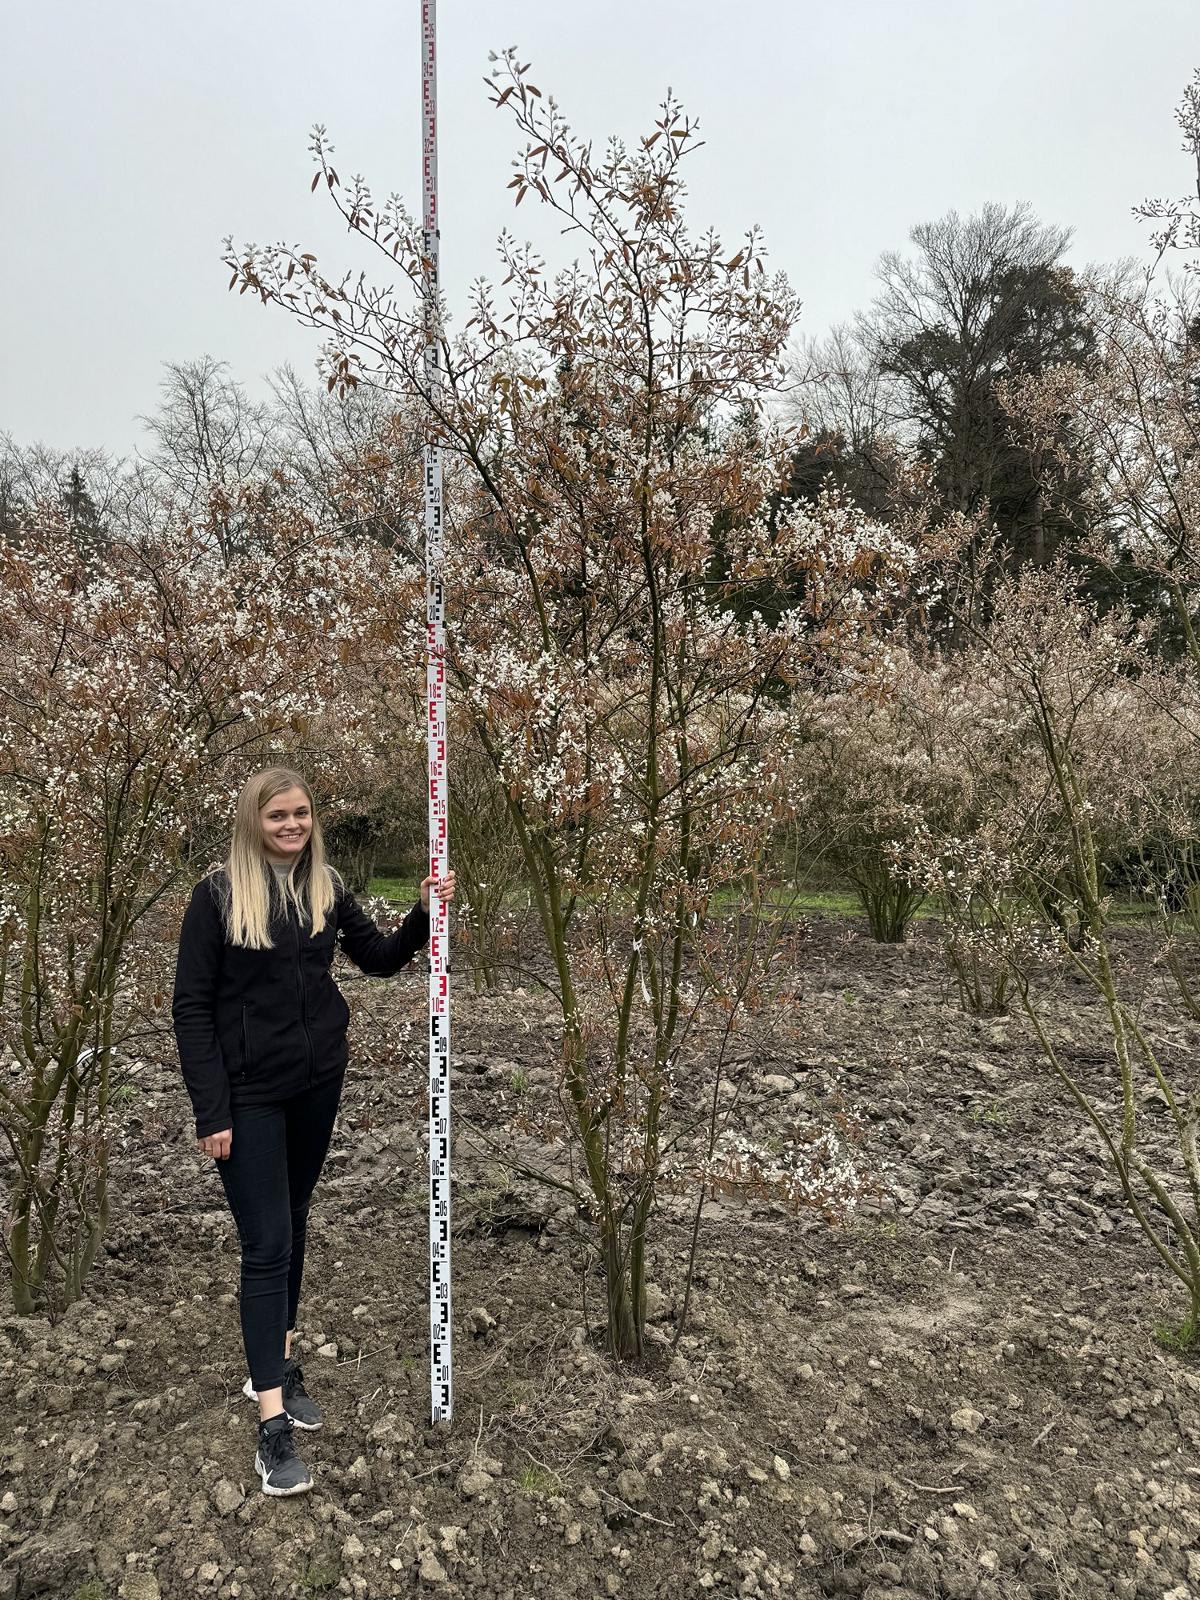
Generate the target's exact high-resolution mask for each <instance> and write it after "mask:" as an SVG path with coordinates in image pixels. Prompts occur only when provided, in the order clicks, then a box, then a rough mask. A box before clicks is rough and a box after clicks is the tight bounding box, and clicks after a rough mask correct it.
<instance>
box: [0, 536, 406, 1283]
mask: <svg viewBox="0 0 1200 1600" xmlns="http://www.w3.org/2000/svg"><path fill="white" fill-rule="evenodd" d="M378 576H379V575H378V573H377V571H376V560H375V557H374V556H373V554H372V553H371V551H370V550H369V549H357V550H350V549H345V548H342V547H341V546H339V545H338V544H337V543H336V542H335V541H332V540H330V539H328V538H325V539H323V538H320V537H318V536H316V535H315V534H314V532H313V530H312V529H311V528H309V527H308V526H307V524H305V523H304V522H303V521H302V520H294V519H289V518H285V517H281V518H280V520H279V521H278V522H277V524H276V531H275V538H274V540H273V541H272V549H271V553H270V555H269V556H265V555H262V554H255V555H249V556H244V557H240V558H236V559H228V558H227V553H223V552H222V550H221V548H220V546H219V543H217V542H216V541H214V540H212V539H210V538H209V537H207V534H206V530H205V529H204V528H202V527H196V526H183V527H166V528H163V529H162V530H161V532H159V533H158V534H154V535H150V534H142V535H138V536H129V535H127V536H125V537H121V536H120V535H119V534H117V533H116V532H111V531H110V533H109V535H108V538H107V542H106V549H105V559H104V562H103V564H100V563H98V562H95V561H93V560H90V559H89V557H88V554H87V552H84V551H81V550H80V548H79V546H78V544H77V542H76V541H75V539H74V538H73V536H72V531H71V529H70V527H69V525H68V524H67V523H66V522H65V521H64V519H63V517H62V515H61V513H60V512H59V511H58V510H56V509H54V508H50V507H43V508H41V509H40V510H38V511H36V512H34V513H32V514H31V515H29V516H28V517H27V518H26V519H25V520H24V521H23V522H22V524H21V525H20V526H19V527H18V528H17V529H16V530H15V532H12V533H10V535H9V536H8V537H6V538H5V539H4V540H3V542H0V810H2V813H3V826H2V827H0V1020H2V1022H3V1029H4V1037H5V1039H6V1042H7V1046H8V1052H9V1054H8V1060H7V1070H6V1072H5V1075H4V1078H3V1082H2V1083H0V1129H2V1130H3V1132H4V1135H5V1138H6V1141H7V1144H8V1147H9V1149H10V1150H11V1152H12V1156H13V1178H12V1183H11V1194H12V1202H11V1211H10V1222H9V1234H8V1251H9V1259H10V1264H11V1278H12V1293H13V1299H14V1304H15V1306H16V1308H17V1309H18V1310H19V1311H29V1310H32V1309H33V1308H34V1306H35V1305H36V1304H38V1303H41V1302H44V1301H45V1300H47V1299H57V1300H58V1302H59V1303H63V1302H67V1301H70V1300H71V1299H73V1298H75V1297H77V1296H78V1295H79V1293H80V1292H81V1288H82V1283H83V1279H84V1277H85V1275H86V1273H87V1271H88V1268H89V1266H90V1264H91V1262H92V1260H93V1259H94V1257H95V1254H96V1251H97V1249H98V1247H99V1244H100V1241H101V1239H102V1237H103V1232H104V1226H105V1222H106V1218H107V1212H108V1189H107V1179H108V1151H109V1140H110V1134H111V1119H110V1110H111V1106H112V1096H113V1090H114V1087H115V1084H116V1082H117V1074H118V1073H119V1063H120V1061H121V1060H122V1058H123V1056H124V1054H126V1053H127V1052H128V1051H129V1050H131V1049H134V1048H136V1047H135V1045H134V1041H135V1038H136V1036H137V1034H138V1033H139V1032H140V1031H141V1030H143V1029H144V1027H145V1023H146V1019H147V1015H148V1016H149V1017H150V1018H152V1019H153V1018H157V1017H161V1016H162V1014H163V1011H164V1007H165V1004H166V988H167V983H168V978H169V974H168V973H167V972H166V971H165V970H164V961H165V959H166V958H165V957H164V954H163V951H162V944H161V938H160V939H159V940H153V939H141V938H139V937H138V932H139V929H140V927H141V925H142V924H143V923H144V922H148V923H154V922H155V921H156V920H157V919H158V918H159V917H161V915H162V913H163V912H164V911H166V910H167V909H168V908H173V907H174V902H173V901H172V899H171V896H172V894H173V891H174V890H175V888H176V886H177V885H178V884H179V883H180V880H181V878H183V876H184V874H185V873H186V874H187V876H188V877H195V876H197V875H198V873H199V871H200V870H202V869H203V868H204V867H206V866H207V865H208V863H209V861H210V860H211V858H212V855H213V853H214V847H215V842H216V840H217V839H218V838H219V837H220V836H221V835H222V834H223V833H224V832H225V829H226V826H227V822H226V818H227V814H228V807H229V805H230V801H231V796H232V794H233V793H234V792H236V789H237V788H238V786H239V784H240V781H241V779H242V777H243V776H244V769H245V766H246V764H247V762H248V761H250V760H252V759H253V758H254V757H255V756H256V755H257V756H261V757H267V758H269V757H270V756H271V755H273V754H274V753H275V752H276V750H277V749H278V748H279V745H280V744H281V743H285V744H286V745H287V747H288V748H289V753H290V752H291V751H292V750H294V749H295V747H296V746H297V745H299V746H300V747H301V748H302V749H304V750H305V751H306V754H307V758H308V764H309V766H310V767H311V768H312V769H313V771H314V774H315V776H316V779H317V781H318V783H319V782H320V781H321V779H322V777H323V776H325V777H328V776H329V775H330V774H331V773H333V772H335V771H337V770H338V769H339V768H341V767H342V766H344V765H345V752H346V750H347V749H348V748H354V747H355V746H356V745H357V744H358V743H359V742H360V740H362V738H363V735H364V728H365V726H366V724H365V720H364V712H363V710H362V708H360V707H358V706H356V705H353V704H341V705H337V706H335V704H334V702H335V700H336V697H337V692H338V684H339V682H340V679H339V670H340V666H341V664H342V663H343V662H344V661H345V660H346V659H347V658H348V657H349V655H350V654H352V653H353V651H355V650H356V649H358V648H359V647H360V646H361V645H362V644H363V642H364V640H365V638H366V637H367V635H368V633H369V631H370V629H371V626H372V622H371V617H372V609H371V606H370V603H369V597H370V596H371V594H373V593H375V592H376V591H377V589H378V587H379V585H378ZM187 856H190V858H191V863H192V864H191V865H190V867H188V866H186V865H185V857H187ZM158 931H159V932H160V934H161V931H162V930H161V928H160V929H159V930H158ZM168 955H169V951H168Z"/></svg>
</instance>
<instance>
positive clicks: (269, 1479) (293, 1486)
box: [254, 1411, 313, 1495]
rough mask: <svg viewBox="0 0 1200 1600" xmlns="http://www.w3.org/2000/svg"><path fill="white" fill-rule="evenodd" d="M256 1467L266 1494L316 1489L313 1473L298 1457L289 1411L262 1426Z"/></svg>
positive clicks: (262, 1423)
mask: <svg viewBox="0 0 1200 1600" xmlns="http://www.w3.org/2000/svg"><path fill="white" fill-rule="evenodd" d="M254 1467H255V1470H256V1471H257V1473H258V1475H259V1477H260V1478H261V1479H262V1488H263V1493H264V1494H276V1495H281V1494H304V1493H306V1492H307V1491H308V1490H309V1489H311V1488H312V1482H313V1481H312V1473H311V1472H310V1471H309V1470H308V1468H307V1467H306V1466H305V1465H304V1463H303V1461H301V1459H300V1457H299V1456H298V1455H297V1454H296V1447H295V1445H294V1444H293V1443H292V1419H291V1417H289V1416H288V1414H287V1412H286V1411H281V1412H280V1414H279V1415H278V1416H277V1417H270V1418H268V1420H267V1421H266V1422H260V1423H259V1425H258V1454H257V1455H256V1456H255V1458H254Z"/></svg>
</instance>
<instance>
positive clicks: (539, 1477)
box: [517, 1461, 562, 1498]
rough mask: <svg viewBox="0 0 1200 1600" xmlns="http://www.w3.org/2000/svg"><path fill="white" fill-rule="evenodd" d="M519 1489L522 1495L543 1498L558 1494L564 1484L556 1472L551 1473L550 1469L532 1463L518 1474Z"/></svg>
mask: <svg viewBox="0 0 1200 1600" xmlns="http://www.w3.org/2000/svg"><path fill="white" fill-rule="evenodd" d="M517 1488H518V1489H520V1491H521V1493H522V1494H527V1495H530V1496H533V1497H534V1498H541V1497H547V1496H549V1495H552V1494H558V1493H559V1491H560V1490H561V1488H562V1483H561V1481H560V1479H559V1476H558V1474H557V1473H556V1472H551V1471H550V1470H549V1468H548V1467H541V1466H539V1465H538V1464H537V1462H535V1461H531V1462H530V1463H529V1465H528V1466H527V1467H522V1468H521V1470H520V1472H518V1474H517Z"/></svg>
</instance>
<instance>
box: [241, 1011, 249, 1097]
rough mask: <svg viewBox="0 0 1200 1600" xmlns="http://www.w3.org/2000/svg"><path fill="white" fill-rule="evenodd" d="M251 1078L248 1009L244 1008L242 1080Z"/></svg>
mask: <svg viewBox="0 0 1200 1600" xmlns="http://www.w3.org/2000/svg"><path fill="white" fill-rule="evenodd" d="M249 1076H250V1029H249V1028H248V1027H247V1026H246V1008H245V1006H243V1007H242V1078H243V1080H244V1079H246V1078H248V1077H249Z"/></svg>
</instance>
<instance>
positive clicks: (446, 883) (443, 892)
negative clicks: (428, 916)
mask: <svg viewBox="0 0 1200 1600" xmlns="http://www.w3.org/2000/svg"><path fill="white" fill-rule="evenodd" d="M431 889H435V890H436V891H437V896H438V899H439V900H443V901H445V903H446V904H447V905H449V904H450V902H451V900H453V899H454V874H453V873H452V872H447V874H446V876H445V877H444V878H440V879H439V878H426V879H425V881H424V883H423V884H422V885H421V904H422V905H423V906H424V907H425V909H426V911H428V910H429V891H430V890H431Z"/></svg>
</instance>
